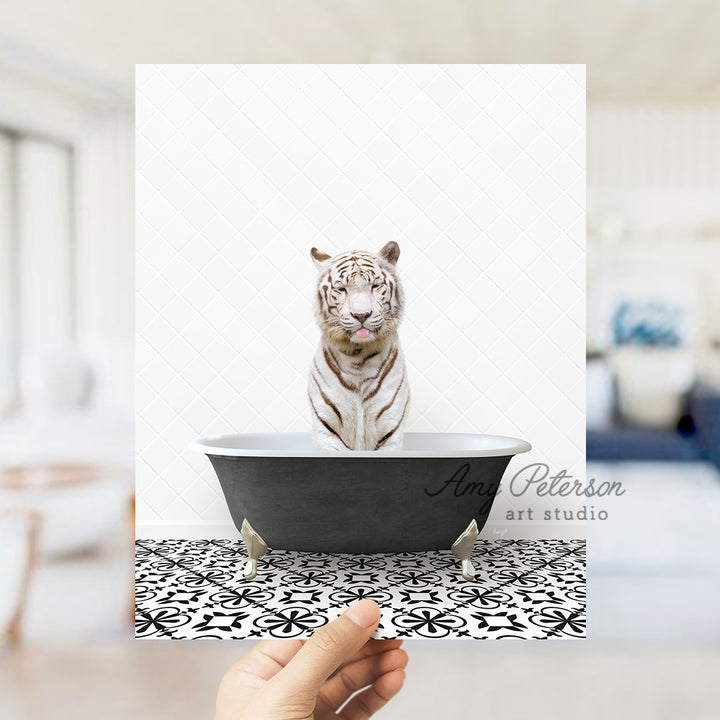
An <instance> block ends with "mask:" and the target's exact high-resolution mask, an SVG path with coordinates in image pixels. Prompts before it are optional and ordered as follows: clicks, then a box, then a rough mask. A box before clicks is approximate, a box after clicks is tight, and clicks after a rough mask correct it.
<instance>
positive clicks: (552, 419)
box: [136, 65, 585, 537]
mask: <svg viewBox="0 0 720 720" xmlns="http://www.w3.org/2000/svg"><path fill="white" fill-rule="evenodd" d="M584 128H585V103H584V67H583V66H550V65H547V66H545V65H543V66H533V65H528V66H522V65H517V66H515V65H507V66H503V65H493V66H471V65H449V66H434V65H406V66H394V65H371V66H354V65H338V66H302V65H300V66H299V65H292V66H271V65H252V66H230V65H227V66H226V65H159V66H149V65H148V66H146V65H141V66H138V68H137V135H136V163H137V174H136V194H137V202H136V205H137V228H136V236H137V315H136V319H137V414H138V417H137V452H138V459H137V489H138V505H137V508H138V509H137V521H138V529H139V532H140V534H142V528H143V526H158V525H174V526H192V525H203V526H217V527H218V528H220V527H223V528H225V529H227V528H228V527H231V521H230V517H229V514H228V511H227V508H226V507H225V503H224V500H223V498H222V496H221V493H220V489H219V486H218V483H217V481H216V479H215V477H214V474H213V471H212V469H211V467H210V464H209V463H208V462H207V460H206V459H205V458H203V457H201V456H197V455H195V454H192V453H189V452H187V450H186V448H187V444H188V442H190V441H191V440H192V439H193V438H195V437H197V436H201V435H208V434H215V433H229V432H243V431H282V430H308V429H309V414H308V409H307V400H306V397H305V387H306V372H307V367H308V365H309V363H310V361H311V358H312V356H313V353H314V349H315V345H316V343H317V340H318V331H317V329H316V328H315V327H314V324H313V319H312V312H311V298H312V296H313V284H314V280H315V273H314V269H313V267H312V264H311V262H310V260H309V248H310V247H311V246H312V245H317V246H318V247H320V248H321V249H323V250H327V251H329V252H336V251H342V250H346V249H350V248H362V249H377V248H380V247H381V246H382V245H383V244H384V243H385V242H387V241H388V240H390V239H393V240H397V241H398V242H399V244H400V246H401V249H402V254H401V259H400V272H401V273H402V277H403V280H404V285H405V288H406V295H407V314H406V320H405V322H404V324H403V327H402V330H401V337H402V343H403V346H404V350H405V355H406V357H407V362H408V371H409V378H410V380H411V385H412V393H413V404H412V409H411V411H410V414H409V418H408V421H407V429H408V430H415V431H438V432H451V431H470V432H485V433H495V434H507V435H516V436H519V437H522V438H526V439H528V440H529V441H530V442H532V444H533V445H534V451H533V453H532V454H531V455H526V456H523V458H522V460H521V459H520V458H518V459H516V460H515V461H514V462H513V464H511V468H516V469H517V468H519V467H521V466H522V464H524V463H525V461H527V462H532V461H545V462H548V463H549V464H550V465H551V467H552V468H553V469H561V468H567V469H568V471H569V472H571V473H572V474H574V475H576V476H579V477H582V476H583V471H584V439H585V420H584V403H585V375H584V372H585V359H584V356H585V287H584V283H585V169H584V167H585V131H584ZM519 463H520V464H519ZM511 471H512V470H510V471H509V472H511ZM578 504H579V503H578V500H577V499H565V500H563V501H562V502H557V501H553V502H552V503H549V502H548V501H547V500H546V499H543V498H537V497H533V498H531V497H529V496H525V497H523V498H512V497H511V496H510V494H509V493H505V494H501V495H500V497H499V498H498V500H497V502H496V503H495V508H494V510H493V515H492V516H491V518H490V526H493V525H501V526H508V525H509V526H510V528H511V530H510V532H511V535H512V536H514V537H522V536H523V533H524V532H525V526H524V525H523V524H522V523H519V524H512V523H509V524H508V523H506V522H505V513H506V511H507V510H508V509H512V508H514V507H515V508H525V507H534V508H535V509H536V510H537V511H538V513H540V512H542V511H543V510H546V509H549V508H552V507H557V506H559V507H576V506H577V505H578ZM542 532H545V533H546V534H547V536H548V537H552V536H553V534H554V530H553V524H552V522H549V523H545V524H544V525H543V530H542ZM578 533H579V534H582V525H578Z"/></svg>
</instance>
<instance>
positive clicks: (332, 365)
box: [308, 242, 410, 450]
mask: <svg viewBox="0 0 720 720" xmlns="http://www.w3.org/2000/svg"><path fill="white" fill-rule="evenodd" d="M310 255H311V257H312V259H313V261H314V262H315V265H316V266H317V268H318V270H319V272H320V274H319V277H318V285H317V297H316V306H315V317H316V319H317V322H318V325H319V326H320V330H321V332H322V337H321V340H320V345H319V346H318V349H317V353H316V354H315V360H314V361H313V364H312V367H311V368H310V378H309V383H308V397H309V398H310V406H311V413H312V440H313V446H314V447H315V448H316V449H318V450H397V449H399V448H401V447H402V443H403V423H404V420H405V417H406V416H407V410H408V402H409V398H410V393H409V388H408V381H407V376H406V372H405V360H404V357H403V353H402V350H401V348H400V342H399V339H398V335H397V327H398V324H399V322H400V319H401V316H402V310H403V294H402V288H401V286H400V282H399V280H398V277H397V274H396V263H397V260H398V257H399V256H400V247H399V246H398V244H397V243H396V242H389V243H387V245H385V246H384V247H383V248H382V250H380V252H378V253H377V254H374V253H370V252H365V251H362V250H352V251H350V252H344V253H341V254H339V255H336V256H335V257H330V255H328V254H327V253H323V252H320V251H319V250H318V249H317V248H312V250H311V251H310Z"/></svg>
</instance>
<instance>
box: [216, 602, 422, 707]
mask: <svg viewBox="0 0 720 720" xmlns="http://www.w3.org/2000/svg"><path fill="white" fill-rule="evenodd" d="M379 622H380V608H379V607H378V606H377V604H376V603H374V602H373V601H372V600H361V601H360V602H358V603H356V604H355V605H352V606H350V608H349V609H348V610H346V611H345V613H344V614H343V615H341V616H340V617H339V618H337V619H336V620H333V621H332V622H330V623H328V624H327V625H325V626H323V627H321V628H320V629H319V630H316V631H315V632H314V633H313V635H312V637H310V639H309V640H307V641H302V640H263V641H262V642H261V643H259V644H258V645H257V646H256V647H255V648H253V649H252V650H251V651H250V652H249V653H248V654H247V655H245V656H244V657H243V658H241V659H240V660H239V661H238V662H237V663H235V664H234V665H233V666H232V667H231V668H230V669H229V670H228V671H227V673H226V674H225V676H224V677H223V679H222V682H221V683H220V688H219V690H218V696H217V705H216V715H215V720H251V719H252V720H326V719H327V718H335V717H340V718H343V719H344V720H365V718H369V717H372V715H374V714H375V713H376V712H377V711H378V710H379V709H380V708H381V707H382V706H383V705H385V704H386V703H387V702H388V701H389V700H390V699H391V698H392V697H394V696H395V695H396V694H397V693H398V692H399V691H400V689H401V688H402V685H403V682H404V680H405V672H404V668H405V666H406V665H407V659H408V658H407V654H406V653H405V651H404V650H401V649H400V645H401V644H402V640H371V639H370V636H371V635H372V634H373V633H374V632H375V630H376V628H377V626H378V623H379ZM363 688H364V689H363ZM360 690H361V692H358V691H360ZM355 693H357V694H355ZM353 695H354V697H352V699H351V696H353ZM348 700H349V702H348Z"/></svg>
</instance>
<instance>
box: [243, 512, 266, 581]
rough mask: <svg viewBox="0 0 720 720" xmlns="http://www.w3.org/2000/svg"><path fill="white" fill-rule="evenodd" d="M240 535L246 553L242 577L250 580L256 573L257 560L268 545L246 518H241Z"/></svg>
mask: <svg viewBox="0 0 720 720" xmlns="http://www.w3.org/2000/svg"><path fill="white" fill-rule="evenodd" d="M240 535H241V536H242V539H243V542H244V543H245V547H246V548H247V554H248V561H247V562H246V563H245V569H244V570H243V577H244V578H245V579H246V580H252V579H254V578H255V576H256V575H257V561H258V560H259V559H260V558H261V557H262V556H263V555H264V554H265V553H266V552H267V551H268V546H267V543H266V542H265V541H264V540H263V539H262V538H261V537H260V536H259V535H258V534H257V532H256V531H255V530H254V529H253V526H252V525H251V524H250V523H249V522H248V521H247V518H245V519H244V520H243V523H242V527H241V528H240Z"/></svg>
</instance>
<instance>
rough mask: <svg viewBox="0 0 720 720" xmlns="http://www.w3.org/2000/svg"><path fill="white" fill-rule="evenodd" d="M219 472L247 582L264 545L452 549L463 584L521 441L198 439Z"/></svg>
mask: <svg viewBox="0 0 720 720" xmlns="http://www.w3.org/2000/svg"><path fill="white" fill-rule="evenodd" d="M190 448H191V449H192V450H195V451H197V452H202V453H205V454H206V455H207V456H208V458H209V459H210V462H211V463H212V465H213V467H214V468H215V472H216V473H217V476H218V479H219V480H220V485H221V487H222V490H223V493H224V495H225V499H226V501H227V504H228V508H229V510H230V514H231V516H232V518H233V522H234V523H235V526H236V527H237V528H238V529H239V530H240V532H241V534H242V537H243V540H244V541H245V544H246V546H247V548H248V555H249V560H248V565H247V567H246V570H245V577H246V578H247V579H252V577H254V576H255V573H256V571H257V561H258V559H259V558H260V557H261V556H262V555H263V554H264V553H265V552H266V551H267V549H268V548H269V547H271V548H276V549H284V550H298V551H306V552H328V553H332V552H337V553H374V552H377V553H390V552H419V551H426V550H442V549H448V548H450V549H452V551H453V553H455V555H456V556H457V557H458V558H459V559H460V561H461V568H462V574H463V577H465V578H466V579H472V578H473V568H472V564H471V563H470V554H471V552H472V547H473V543H474V541H475V538H476V537H477V536H478V533H479V532H480V531H481V530H482V528H483V526H484V525H485V522H486V521H487V518H488V515H489V513H490V509H491V508H492V503H493V500H494V499H495V495H496V493H497V490H498V487H499V486H500V480H501V479H502V476H503V473H504V471H505V469H506V467H507V466H508V463H509V462H510V460H511V459H512V458H513V456H514V455H516V454H518V453H523V452H527V451H528V450H530V449H531V448H530V444H529V443H527V442H525V441H524V440H518V439H516V438H510V437H499V436H494V435H473V434H467V433H406V434H405V440H404V445H403V449H402V450H396V451H392V452H372V451H342V452H330V451H328V452H323V451H318V450H314V449H313V447H312V444H311V440H310V434H309V433H257V434H241V435H222V436H218V437H209V438H202V439H199V440H196V441H195V442H193V443H192V444H191V445H190Z"/></svg>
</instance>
